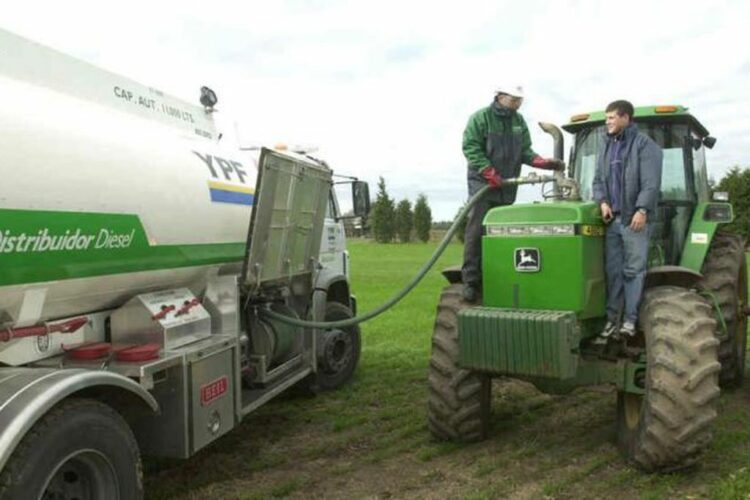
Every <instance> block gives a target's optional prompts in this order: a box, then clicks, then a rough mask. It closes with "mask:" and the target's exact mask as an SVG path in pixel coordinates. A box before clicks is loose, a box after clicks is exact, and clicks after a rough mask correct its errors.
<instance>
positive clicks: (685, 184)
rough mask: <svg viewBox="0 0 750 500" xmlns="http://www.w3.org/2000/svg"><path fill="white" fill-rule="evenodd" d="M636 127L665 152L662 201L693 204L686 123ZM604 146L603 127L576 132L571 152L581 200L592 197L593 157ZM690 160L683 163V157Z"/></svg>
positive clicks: (691, 173) (689, 141) (642, 124)
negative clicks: (579, 186) (573, 147)
mask: <svg viewBox="0 0 750 500" xmlns="http://www.w3.org/2000/svg"><path fill="white" fill-rule="evenodd" d="M638 129H639V130H640V131H641V132H644V133H646V134H647V135H648V136H649V137H651V138H652V139H653V140H654V141H655V142H656V143H657V144H658V145H659V146H661V148H662V150H663V152H664V163H663V164H662V179H661V201H662V202H667V203H669V202H677V203H676V204H692V203H694V202H695V190H694V189H693V188H692V186H693V171H692V168H691V166H692V165H691V163H692V158H691V156H692V155H691V150H692V148H691V147H690V146H688V145H689V144H692V141H691V138H690V134H689V131H688V126H687V125H684V124H665V123H638ZM603 149H604V126H600V127H596V128H591V129H587V130H583V131H581V132H579V133H578V134H576V142H575V149H574V151H573V155H574V157H573V168H574V172H575V178H576V180H577V181H578V182H579V183H580V185H581V196H582V197H583V199H586V200H590V199H591V183H592V182H593V180H594V171H595V169H596V158H597V155H598V154H599V151H601V150H603ZM686 158H688V159H689V160H688V161H687V162H686V161H685V159H686Z"/></svg>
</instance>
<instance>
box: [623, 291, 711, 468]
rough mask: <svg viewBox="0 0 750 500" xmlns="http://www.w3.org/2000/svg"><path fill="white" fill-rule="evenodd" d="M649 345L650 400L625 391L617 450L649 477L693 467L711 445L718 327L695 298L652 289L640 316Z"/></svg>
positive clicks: (708, 309) (647, 390)
mask: <svg viewBox="0 0 750 500" xmlns="http://www.w3.org/2000/svg"><path fill="white" fill-rule="evenodd" d="M640 324H641V328H642V330H643V332H644V334H645V340H646V356H647V364H646V372H645V374H644V375H645V380H644V382H645V394H644V395H642V396H641V395H636V394H632V393H625V392H620V393H619V394H618V397H617V437H618V444H619V447H620V449H621V450H622V451H623V452H624V454H625V456H626V457H627V458H628V459H629V460H630V461H632V462H634V463H635V464H636V465H637V466H639V467H640V468H642V469H644V470H645V471H648V472H654V471H671V470H677V469H681V468H684V467H688V466H690V465H693V464H694V463H695V462H696V461H697V460H698V459H699V457H700V455H701V454H702V453H703V451H704V450H705V449H706V448H707V447H708V446H709V444H710V443H711V440H712V424H713V421H714V419H715V418H716V402H717V399H718V396H719V380H718V379H719V371H720V369H721V366H720V365H719V362H718V361H717V346H718V345H719V341H718V340H717V339H716V337H715V336H714V330H715V328H716V321H715V320H714V315H713V311H712V308H711V307H710V306H709V305H708V304H707V302H706V301H705V300H703V299H702V298H701V297H700V296H699V295H698V294H696V293H695V292H692V291H689V290H686V289H684V288H680V287H675V286H659V287H655V288H652V289H650V290H647V291H646V293H645V295H644V298H643V304H642V305H641V316H640Z"/></svg>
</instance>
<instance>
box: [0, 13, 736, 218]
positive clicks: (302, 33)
mask: <svg viewBox="0 0 750 500" xmlns="http://www.w3.org/2000/svg"><path fill="white" fill-rule="evenodd" d="M0 27H2V28H4V29H6V30H9V31H12V32H14V33H16V34H19V35H21V36H24V37H27V38H30V39H32V40H35V41H37V42H40V43H42V44H44V45H47V46H50V47H53V48H55V49H57V50H60V51H62V52H65V53H68V54H70V55H73V56H75V57H78V58H81V59H84V60H86V61H88V62H91V63H93V64H96V65H98V66H101V67H103V68H106V69H108V70H110V71H114V72H116V73H120V74H122V75H124V76H127V77H129V78H132V79H135V80H137V81H139V82H141V83H144V84H147V85H150V86H152V87H156V88H159V89H161V90H162V91H164V92H166V93H169V94H172V95H175V96H178V97H180V98H182V99H185V100H188V101H191V102H197V99H198V89H199V88H200V86H202V85H208V86H209V87H211V88H213V89H214V90H215V91H216V93H217V95H218V98H219V104H218V105H217V108H218V110H219V111H218V113H217V114H216V115H215V116H216V120H217V123H218V124H219V125H220V127H221V128H222V129H223V131H224V132H225V137H227V138H228V139H226V140H227V141H233V140H235V138H236V137H235V136H236V135H238V136H239V138H238V139H237V141H238V142H240V143H242V144H243V145H258V144H276V143H279V142H286V143H289V144H305V145H314V146H316V147H317V148H318V152H317V155H318V156H320V157H322V158H325V159H326V160H327V161H328V163H329V164H330V165H331V166H332V167H333V168H334V170H335V171H336V172H337V173H341V174H348V175H353V176H357V177H359V178H361V179H363V180H366V181H369V182H370V185H371V193H372V195H373V196H374V194H375V190H376V184H377V181H378V177H379V176H382V177H383V178H384V179H385V181H386V186H387V189H388V192H389V194H390V195H391V197H393V198H395V199H396V200H397V201H399V200H401V199H404V198H406V199H409V200H410V201H412V202H414V200H415V199H416V197H417V195H418V194H420V193H424V194H425V195H426V196H427V198H428V202H429V204H430V206H431V208H432V212H433V219H435V220H449V219H452V218H453V216H454V215H455V214H456V212H457V211H458V209H459V208H460V206H461V204H462V203H463V202H464V201H465V200H466V198H467V195H466V162H465V160H464V158H463V155H462V152H461V136H462V132H463V129H464V127H465V126H466V122H467V119H468V117H469V115H470V114H471V113H473V112H474V111H476V110H478V109H479V108H481V107H484V106H487V105H488V104H489V103H490V102H491V100H492V96H493V91H494V89H495V88H496V87H497V86H501V85H508V84H520V85H522V86H523V87H524V89H525V93H526V99H525V102H524V105H523V107H522V108H521V112H522V114H523V115H524V117H525V118H526V121H527V122H528V123H529V126H530V128H531V132H532V140H533V144H534V149H535V150H536V151H537V152H538V153H540V154H541V155H543V156H550V155H551V154H552V141H551V139H550V138H549V136H547V135H546V134H544V133H543V132H541V130H540V129H539V128H538V127H537V126H536V123H537V122H539V121H546V122H553V123H557V124H559V125H561V124H563V123H565V122H566V121H567V120H568V119H569V117H570V116H571V115H573V114H576V113H580V112H585V111H593V110H600V109H602V108H604V107H605V106H606V104H607V103H609V102H610V101H612V100H615V99H620V98H624V99H628V100H630V101H632V102H633V103H634V104H635V105H636V106H638V105H649V104H682V105H685V106H688V107H689V108H690V110H691V112H692V113H694V114H695V115H696V116H697V117H698V119H699V120H700V121H701V122H702V123H703V124H704V125H705V126H706V127H707V128H708V129H709V131H710V132H711V135H713V136H715V137H717V139H718V142H717V145H716V147H715V148H714V149H713V150H712V151H709V152H708V164H709V175H711V176H712V177H713V178H715V179H717V180H718V179H720V178H721V177H722V175H723V174H724V172H726V171H727V170H728V169H729V168H731V167H732V166H734V165H742V166H750V123H749V121H748V116H750V91H748V89H750V44H748V43H747V31H748V30H749V29H750V2H747V1H721V0H719V1H714V2H710V3H709V2H685V1H676V2H672V1H658V0H651V1H638V0H631V1H629V2H604V1H602V2H597V1H583V0H581V1H555V2H551V1H550V2H543V1H534V0H526V1H523V2H521V1H517V2H508V1H498V0H495V1H474V0H464V1H461V2H443V3H440V2H434V1H433V2H429V1H417V0H415V1H407V0H399V1H390V0H380V1H378V2H372V1H370V2H361V1H355V0H348V1H338V0H331V1H322V0H309V1H302V0H285V1H283V0H282V1H273V2H272V1H268V0H266V1H262V2H261V1H255V0H251V1H244V2H225V1H217V0H215V1H213V2H191V1H181V2H154V1H151V2H141V1H138V0H134V1H128V2H117V3H114V2H83V1H78V0H67V1H66V2H51V1H50V2H41V1H35V0H26V1H24V2H21V3H16V4H14V6H13V9H6V10H5V11H4V12H3V16H2V19H0ZM570 139H571V136H569V135H567V134H566V140H567V142H566V158H567V148H568V146H569V145H570V142H571V141H570ZM527 170H529V169H528V168H527V167H525V170H524V173H525V172H526V171H527ZM532 199H539V188H538V187H531V186H525V187H523V188H522V189H521V191H520V192H519V200H520V201H528V200H532Z"/></svg>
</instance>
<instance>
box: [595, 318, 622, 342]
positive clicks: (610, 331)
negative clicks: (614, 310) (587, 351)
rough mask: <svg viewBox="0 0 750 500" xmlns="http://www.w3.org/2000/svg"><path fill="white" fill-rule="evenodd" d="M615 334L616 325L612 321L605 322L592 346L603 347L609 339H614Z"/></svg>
mask: <svg viewBox="0 0 750 500" xmlns="http://www.w3.org/2000/svg"><path fill="white" fill-rule="evenodd" d="M616 333H617V325H616V324H614V323H613V322H612V321H607V323H606V324H605V325H604V329H603V330H602V331H601V332H600V333H599V336H598V337H596V338H595V339H594V344H596V345H604V344H606V343H607V341H609V339H611V338H614V337H615V334H616Z"/></svg>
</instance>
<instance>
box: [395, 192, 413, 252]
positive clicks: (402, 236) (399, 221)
mask: <svg viewBox="0 0 750 500" xmlns="http://www.w3.org/2000/svg"><path fill="white" fill-rule="evenodd" d="M413 218H414V214H413V213H412V212H411V203H409V200H401V201H400V202H398V206H397V207H396V234H397V235H398V239H399V241H400V242H401V243H409V241H410V240H411V230H412V228H413V226H414V221H413Z"/></svg>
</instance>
